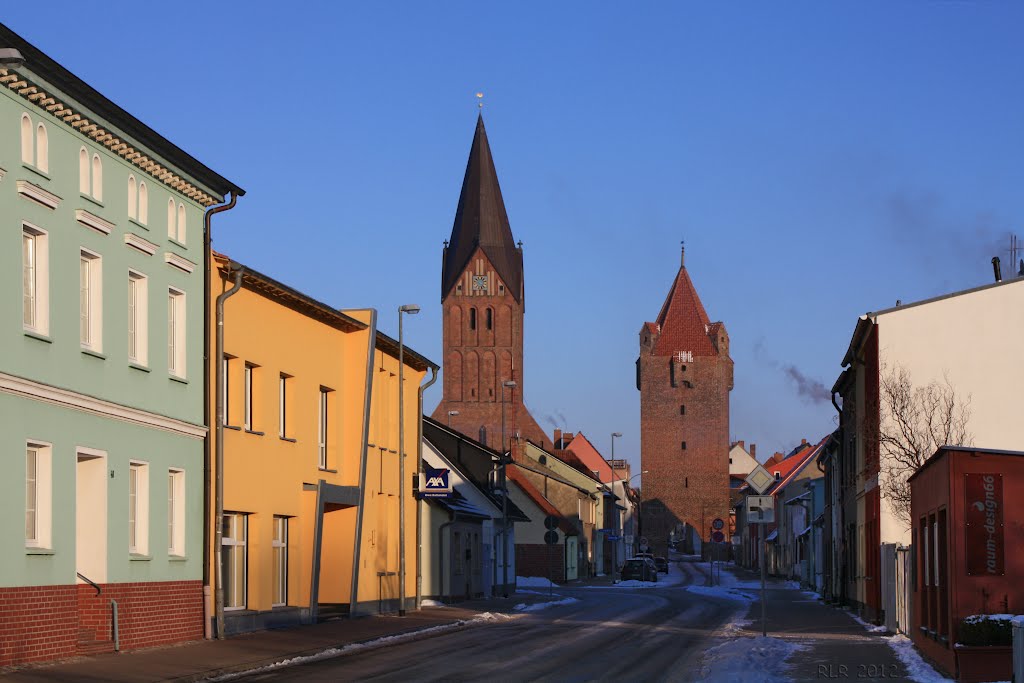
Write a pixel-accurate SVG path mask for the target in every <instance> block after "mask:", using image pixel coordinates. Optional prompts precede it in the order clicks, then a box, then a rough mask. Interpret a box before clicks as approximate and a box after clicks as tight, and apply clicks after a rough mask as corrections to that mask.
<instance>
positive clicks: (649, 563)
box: [622, 557, 658, 581]
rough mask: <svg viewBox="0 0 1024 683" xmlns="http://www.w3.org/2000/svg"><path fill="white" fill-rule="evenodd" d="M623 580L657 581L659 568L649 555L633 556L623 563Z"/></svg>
mask: <svg viewBox="0 0 1024 683" xmlns="http://www.w3.org/2000/svg"><path fill="white" fill-rule="evenodd" d="M622 580H623V581H657V580H658V568H657V567H656V566H655V564H654V560H652V559H651V558H649V557H631V558H629V559H628V560H626V563H625V564H624V565H622Z"/></svg>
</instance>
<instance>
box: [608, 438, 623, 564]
mask: <svg viewBox="0 0 1024 683" xmlns="http://www.w3.org/2000/svg"><path fill="white" fill-rule="evenodd" d="M621 436H622V432H612V458H611V459H612V460H615V438H616V437H621ZM614 479H615V476H614V474H613V475H612V481H614ZM623 494H625V490H623ZM612 495H614V492H613V493H612ZM619 526H620V527H621V526H622V520H621V519H620V520H619ZM616 531H617V532H618V535H619V536H622V529H621V528H619V529H616ZM618 546H619V544H618V541H612V583H615V565H617V564H618V563H619V553H618Z"/></svg>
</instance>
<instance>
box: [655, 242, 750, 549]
mask: <svg viewBox="0 0 1024 683" xmlns="http://www.w3.org/2000/svg"><path fill="white" fill-rule="evenodd" d="M681 261H682V259H681ZM636 372H637V375H636V386H637V389H639V390H640V460H641V463H642V467H641V469H642V470H646V471H647V472H648V474H645V475H644V482H643V488H642V495H643V505H642V512H641V520H640V527H641V533H642V534H643V535H644V536H645V537H646V538H647V539H648V541H649V542H650V545H651V546H652V547H653V548H654V549H655V551H656V552H658V553H661V554H664V553H666V552H667V545H668V541H669V536H670V534H671V533H672V532H673V531H676V530H681V529H682V528H686V529H687V532H686V533H688V534H692V533H693V531H696V532H697V533H698V534H699V535H700V537H701V538H703V539H704V540H707V538H708V536H709V535H710V532H711V524H712V522H713V521H714V520H715V519H722V520H727V519H729V392H730V391H732V386H733V363H732V358H731V357H730V356H729V335H728V333H727V332H726V331H725V324H724V323H721V322H711V319H710V318H709V317H708V314H707V312H706V311H705V310H704V305H703V304H702V303H701V301H700V297H699V296H697V290H696V289H695V288H694V286H693V282H692V281H691V280H690V276H689V274H688V273H687V271H686V265H685V263H684V262H681V263H680V265H679V272H678V273H677V274H676V277H675V280H674V281H673V283H672V287H671V289H670V290H669V293H668V296H667V297H666V298H665V303H664V304H663V305H662V307H661V312H660V313H659V314H658V317H657V319H656V320H655V322H648V323H644V325H643V327H642V328H641V330H640V357H639V358H638V359H637V363H636ZM684 525H685V527H684ZM693 540H694V539H693V538H690V537H688V538H686V539H685V540H684V543H685V548H686V549H687V550H688V551H690V552H692V549H693V547H694V543H693Z"/></svg>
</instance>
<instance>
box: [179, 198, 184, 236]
mask: <svg viewBox="0 0 1024 683" xmlns="http://www.w3.org/2000/svg"><path fill="white" fill-rule="evenodd" d="M178 241H179V242H181V243H182V244H185V205H184V204H180V203H179V204H178Z"/></svg>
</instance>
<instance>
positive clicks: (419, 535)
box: [402, 366, 437, 610]
mask: <svg viewBox="0 0 1024 683" xmlns="http://www.w3.org/2000/svg"><path fill="white" fill-rule="evenodd" d="M436 381H437V367H436V366H431V368H430V380H429V381H428V382H427V383H426V384H423V385H421V386H420V388H419V391H418V392H417V393H418V394H419V397H418V399H419V401H418V403H417V406H418V407H417V409H416V410H417V413H416V473H417V474H418V475H419V478H422V476H423V392H425V391H426V390H427V389H429V388H430V386H431V385H432V384H433V383H434V382H436ZM419 478H417V481H419ZM402 485H403V486H404V485H405V484H402ZM422 516H423V501H422V500H420V499H419V497H417V502H416V609H417V610H418V609H420V605H421V603H422V602H423V521H422Z"/></svg>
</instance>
